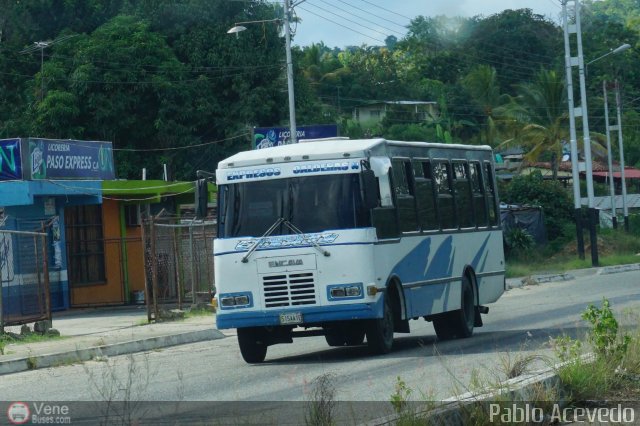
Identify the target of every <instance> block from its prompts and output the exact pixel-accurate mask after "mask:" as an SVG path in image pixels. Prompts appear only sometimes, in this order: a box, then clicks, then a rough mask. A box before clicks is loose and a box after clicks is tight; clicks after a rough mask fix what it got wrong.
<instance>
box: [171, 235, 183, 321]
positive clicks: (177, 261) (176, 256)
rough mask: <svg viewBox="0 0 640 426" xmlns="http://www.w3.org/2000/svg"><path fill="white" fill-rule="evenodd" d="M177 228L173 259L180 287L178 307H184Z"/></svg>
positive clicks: (178, 287)
mask: <svg viewBox="0 0 640 426" xmlns="http://www.w3.org/2000/svg"><path fill="white" fill-rule="evenodd" d="M176 230H177V229H176V228H173V259H174V262H173V263H174V265H175V276H176V287H177V289H178V309H182V281H181V280H180V253H179V252H178V238H177V236H176Z"/></svg>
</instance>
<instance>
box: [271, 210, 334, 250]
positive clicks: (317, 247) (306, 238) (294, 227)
mask: <svg viewBox="0 0 640 426" xmlns="http://www.w3.org/2000/svg"><path fill="white" fill-rule="evenodd" d="M282 223H283V224H284V226H286V227H287V228H289V229H290V230H292V231H293V232H295V233H296V234H298V235H300V236H301V237H302V239H303V240H304V241H306V242H307V243H308V244H309V245H311V246H313V247H315V248H316V249H317V250H318V251H319V252H320V253H322V254H323V255H325V256H326V257H329V256H331V253H329V252H328V251H327V250H325V249H323V248H322V247H321V246H320V244H318V243H317V242H315V241H312V240H311V239H310V238H309V237H307V236H306V235H305V233H304V232H302V231H301V230H300V229H298V227H297V226H295V225H294V224H293V223H291V222H289V221H288V220H286V219H282Z"/></svg>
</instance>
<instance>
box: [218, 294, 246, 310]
mask: <svg viewBox="0 0 640 426" xmlns="http://www.w3.org/2000/svg"><path fill="white" fill-rule="evenodd" d="M218 300H220V308H221V309H234V308H250V307H252V306H253V301H252V297H251V293H249V292H246V293H228V294H221V295H219V296H218Z"/></svg>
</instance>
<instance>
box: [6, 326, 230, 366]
mask: <svg viewBox="0 0 640 426" xmlns="http://www.w3.org/2000/svg"><path fill="white" fill-rule="evenodd" d="M224 337H225V335H224V334H222V333H221V332H220V331H218V330H216V329H208V330H199V331H191V332H187V333H181V334H173V335H165V336H156V337H150V338H147V339H141V340H131V341H128V342H121V343H113V344H110V345H101V346H93V347H89V348H85V349H76V350H69V351H62V352H57V353H52V354H43V355H32V356H29V357H26V358H18V359H13V360H7V361H0V375H4V374H12V373H19V372H22V371H28V370H35V369H39V368H48V367H55V366H59V365H63V364H70V363H76V362H83V361H89V360H91V359H95V358H97V357H101V356H117V355H126V354H132V353H137V352H146V351H152V350H155V349H161V348H166V347H170V346H177V345H184V344H188V343H197V342H204V341H208V340H217V339H222V338H224Z"/></svg>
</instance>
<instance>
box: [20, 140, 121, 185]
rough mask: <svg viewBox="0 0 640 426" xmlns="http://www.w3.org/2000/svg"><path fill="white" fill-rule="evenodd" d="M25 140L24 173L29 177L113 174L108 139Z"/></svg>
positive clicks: (102, 177)
mask: <svg viewBox="0 0 640 426" xmlns="http://www.w3.org/2000/svg"><path fill="white" fill-rule="evenodd" d="M27 144H28V145H27V146H26V147H25V148H23V150H24V151H25V152H28V153H29V158H28V160H27V161H26V163H27V165H26V166H25V175H26V174H27V173H28V174H29V176H30V178H31V179H33V180H37V179H100V180H109V179H114V178H115V172H114V167H113V149H112V147H111V142H94V141H77V140H54V139H35V138H29V139H28V140H27ZM27 149H28V151H27Z"/></svg>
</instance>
